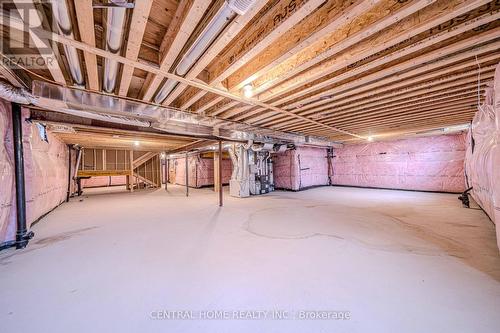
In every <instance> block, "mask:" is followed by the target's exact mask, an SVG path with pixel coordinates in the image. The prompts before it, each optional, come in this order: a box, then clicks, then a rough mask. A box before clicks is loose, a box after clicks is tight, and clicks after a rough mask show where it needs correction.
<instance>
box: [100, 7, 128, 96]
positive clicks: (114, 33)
mask: <svg viewBox="0 0 500 333" xmlns="http://www.w3.org/2000/svg"><path fill="white" fill-rule="evenodd" d="M112 2H113V3H115V4H116V5H118V6H119V5H122V4H123V2H124V1H121V0H113V1H112ZM125 2H126V1H125ZM126 10H127V9H126V8H125V7H109V8H108V9H107V11H108V16H107V21H106V51H108V52H111V53H113V54H119V53H120V49H121V47H122V39H123V25H124V23H125V14H126ZM119 67H120V65H119V63H118V61H116V60H111V59H109V58H106V59H105V60H104V83H103V88H104V90H105V91H106V92H108V93H112V92H113V91H114V90H115V87H116V81H117V78H118V69H119Z"/></svg>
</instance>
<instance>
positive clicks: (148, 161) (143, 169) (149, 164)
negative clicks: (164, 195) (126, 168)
mask: <svg viewBox="0 0 500 333" xmlns="http://www.w3.org/2000/svg"><path fill="white" fill-rule="evenodd" d="M134 154H137V152H134ZM134 157H135V156H134ZM132 166H133V173H132V175H133V181H132V186H134V187H135V188H139V187H141V186H145V187H153V188H158V187H161V162H160V154H159V153H157V152H146V153H144V154H142V155H140V156H139V157H137V158H134V160H133V162H132Z"/></svg>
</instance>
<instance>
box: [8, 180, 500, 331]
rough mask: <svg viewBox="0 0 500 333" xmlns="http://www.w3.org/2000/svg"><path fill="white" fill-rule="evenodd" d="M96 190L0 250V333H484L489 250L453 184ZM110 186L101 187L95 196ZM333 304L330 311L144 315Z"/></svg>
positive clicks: (498, 286) (490, 292)
mask: <svg viewBox="0 0 500 333" xmlns="http://www.w3.org/2000/svg"><path fill="white" fill-rule="evenodd" d="M169 189H170V190H169V192H165V191H164V190H163V189H162V190H156V191H136V192H134V193H132V194H131V193H125V192H123V191H122V190H121V188H112V189H106V190H105V191H102V190H101V191H99V193H98V194H95V195H89V196H88V197H82V200H80V199H77V198H75V199H73V200H72V201H71V202H70V203H68V204H63V205H62V206H60V207H59V208H58V209H56V210H55V211H53V212H52V213H50V214H49V215H48V216H47V217H45V218H44V219H43V220H42V221H41V222H40V223H39V224H37V225H36V226H35V227H34V228H33V229H34V231H35V233H36V237H35V238H34V239H33V240H32V242H31V243H30V245H29V247H28V248H27V249H25V250H21V251H14V250H12V251H10V250H9V251H4V252H2V253H0V286H1V288H0V323H1V327H2V329H1V330H2V331H6V332H9V331H14V330H16V331H23V332H29V331H32V332H35V331H37V332H42V331H44V332H48V331H51V332H68V331H71V332H89V331H119V332H139V331H143V332H151V331H154V332H166V331H169V332H259V331H264V332H333V331H335V332H361V331H363V332H368V331H369V332H497V331H498V327H500V317H499V316H498V309H500V256H499V255H498V249H497V248H496V241H495V233H494V229H493V225H492V224H491V222H490V221H489V220H488V219H487V217H486V216H485V215H484V213H483V212H482V211H479V210H468V209H463V208H461V204H460V202H459V201H458V200H457V199H456V197H457V196H456V195H451V194H434V193H418V192H403V191H388V190H369V189H355V188H341V187H323V188H316V189H312V190H308V191H303V192H298V193H293V192H275V193H272V194H270V195H265V196H260V197H252V198H248V199H235V198H226V199H227V200H226V203H225V204H226V206H225V207H224V208H223V209H219V208H218V207H217V205H216V203H217V196H216V195H215V194H214V193H213V192H212V191H211V190H210V189H201V190H194V189H190V194H191V197H189V198H186V197H185V196H184V192H183V188H182V187H176V186H170V187H169ZM106 191H112V192H114V193H111V194H110V193H106ZM172 310H173V311H175V310H193V311H210V310H228V311H234V310H283V311H289V313H290V314H291V315H292V316H293V314H296V313H297V312H296V311H300V310H332V311H334V310H347V311H350V313H351V316H352V318H351V319H350V320H345V321H335V320H309V321H305V320H250V321H248V320H247V321H243V320H203V321H200V320H153V319H151V313H152V312H155V311H172Z"/></svg>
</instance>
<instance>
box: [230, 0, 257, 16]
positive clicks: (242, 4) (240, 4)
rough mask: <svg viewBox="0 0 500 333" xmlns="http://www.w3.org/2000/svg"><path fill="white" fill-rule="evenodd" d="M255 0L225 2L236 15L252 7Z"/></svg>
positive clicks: (242, 13)
mask: <svg viewBox="0 0 500 333" xmlns="http://www.w3.org/2000/svg"><path fill="white" fill-rule="evenodd" d="M254 3H255V0H228V1H227V4H228V5H229V7H230V8H231V9H232V10H234V11H235V12H236V13H237V14H238V15H245V14H246V12H248V10H249V9H250V8H251V7H252V5H253V4H254Z"/></svg>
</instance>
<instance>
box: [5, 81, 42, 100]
mask: <svg viewBox="0 0 500 333" xmlns="http://www.w3.org/2000/svg"><path fill="white" fill-rule="evenodd" d="M0 98H2V99H5V100H6V101H9V102H14V103H17V104H31V103H32V102H33V101H34V99H35V98H34V97H33V95H31V94H30V93H29V92H27V91H26V90H24V89H21V88H16V87H13V86H12V85H11V84H9V83H7V82H5V81H1V80H0Z"/></svg>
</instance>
